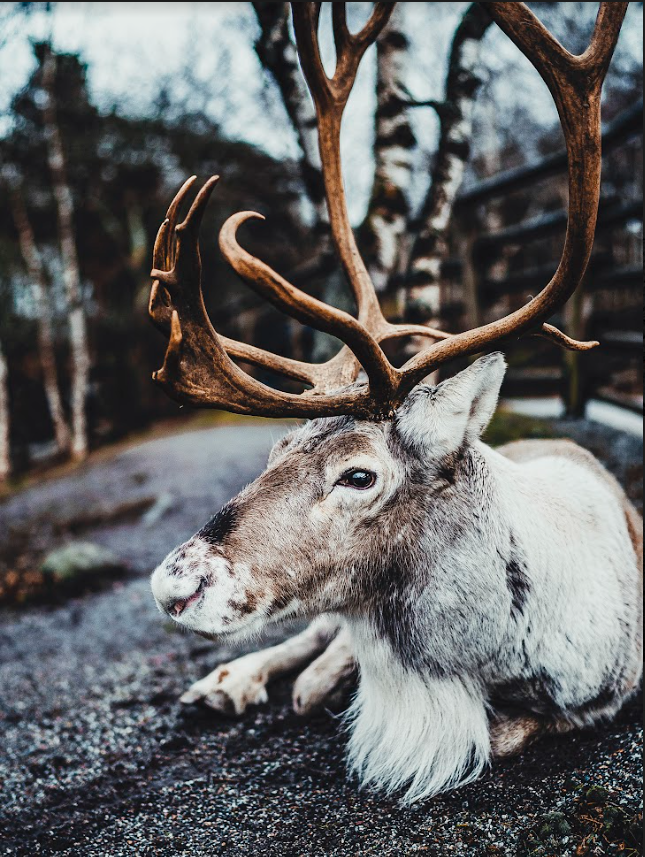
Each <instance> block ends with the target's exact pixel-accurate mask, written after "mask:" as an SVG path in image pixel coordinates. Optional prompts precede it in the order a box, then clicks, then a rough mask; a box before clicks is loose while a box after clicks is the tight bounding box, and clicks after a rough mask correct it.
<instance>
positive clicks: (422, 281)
mask: <svg viewBox="0 0 645 857" xmlns="http://www.w3.org/2000/svg"><path fill="white" fill-rule="evenodd" d="M491 23H492V21H491V18H490V16H489V15H488V13H487V12H486V11H485V10H484V9H483V8H482V7H481V6H480V5H479V3H472V4H471V5H470V6H469V7H468V9H467V10H466V12H465V13H464V16H463V18H462V19H461V22H460V24H459V26H458V27H457V30H456V31H455V35H454V37H453V40H452V46H451V49H450V56H449V60H448V74H447V76H446V84H445V92H444V97H443V100H441V101H427V102H411V101H410V102H407V106H429V107H432V108H433V109H434V110H436V112H437V115H438V118H439V123H440V133H439V144H438V147H437V154H436V158H435V162H434V166H433V169H432V173H431V177H430V187H429V190H428V194H427V196H426V199H425V202H424V204H423V207H422V209H421V213H420V223H421V225H420V228H419V231H418V234H417V237H416V240H415V242H414V245H413V248H412V253H411V256H410V261H409V266H408V277H407V284H408V294H407V299H406V303H407V314H408V315H413V316H414V317H416V318H418V319H419V320H425V321H427V320H429V319H430V318H432V317H433V316H436V315H437V314H438V312H439V301H440V282H441V263H442V261H443V260H444V259H445V258H446V255H447V250H448V245H447V239H448V230H449V227H450V219H451V215H452V211H453V208H454V204H455V201H456V199H457V194H458V193H459V188H460V187H461V184H462V181H463V178H464V173H465V171H466V166H467V164H468V159H469V157H470V149H471V139H472V131H473V127H472V116H473V108H474V105H475V100H476V97H477V93H478V91H479V88H480V86H481V83H482V80H481V68H480V63H481V44H482V39H483V37H484V35H485V33H486V31H487V30H488V28H489V26H490V25H491Z"/></svg>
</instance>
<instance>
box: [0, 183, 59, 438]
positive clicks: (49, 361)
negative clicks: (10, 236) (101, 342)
mask: <svg viewBox="0 0 645 857" xmlns="http://www.w3.org/2000/svg"><path fill="white" fill-rule="evenodd" d="M10 200H11V210H12V214H13V219H14V222H15V224H16V230H17V231H18V241H19V243H20V250H21V253H22V257H23V259H24V262H25V265H26V267H27V271H28V273H29V278H30V280H31V288H32V294H33V298H34V305H35V308H36V312H37V315H38V350H39V352H40V365H41V368H42V372H43V385H44V387H45V395H46V397H47V404H48V406H49V413H50V416H51V419H52V424H53V426H54V436H55V438H56V446H57V447H58V450H59V452H67V451H69V448H70V445H71V435H70V430H69V426H68V424H67V420H66V418H65V411H64V410H63V402H62V399H61V395H60V387H59V383H58V372H57V370H56V353H55V350H54V335H53V331H52V312H51V304H50V301H51V298H50V296H49V295H48V291H49V288H48V284H47V277H46V276H45V269H44V266H43V262H42V258H41V255H40V252H39V251H38V247H37V245H36V240H35V238H34V232H33V229H32V227H31V223H30V221H29V216H28V214H27V208H26V206H25V202H24V199H23V195H22V193H21V190H20V189H18V188H17V187H13V188H11V190H10Z"/></svg>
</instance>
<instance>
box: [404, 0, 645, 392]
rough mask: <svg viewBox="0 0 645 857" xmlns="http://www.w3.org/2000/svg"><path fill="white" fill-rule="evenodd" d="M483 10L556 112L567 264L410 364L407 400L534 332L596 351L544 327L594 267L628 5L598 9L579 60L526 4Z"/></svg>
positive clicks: (588, 344)
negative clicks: (604, 145) (603, 113)
mask: <svg viewBox="0 0 645 857" xmlns="http://www.w3.org/2000/svg"><path fill="white" fill-rule="evenodd" d="M482 5H483V6H484V7H485V8H486V9H487V10H488V12H489V13H490V15H491V17H492V18H493V20H494V21H495V23H496V24H497V25H498V26H499V27H500V28H501V29H502V30H503V31H504V32H505V33H506V35H507V36H509V38H510V39H511V40H512V41H513V42H514V43H515V44H516V45H517V47H518V48H519V49H520V50H521V51H522V53H523V54H524V55H525V56H526V57H527V58H528V59H529V60H530V61H531V63H532V64H533V65H534V66H535V68H536V69H537V71H538V72H539V73H540V75H541V77H542V78H543V80H544V82H545V83H546V85H547V86H548V87H549V90H550V92H551V94H552V96H553V99H554V101H555V104H556V107H557V109H558V115H559V117H560V122H561V123H562V129H563V132H564V138H565V143H566V147H567V156H568V165H569V214H568V220H567V233H566V237H565V242H564V248H563V250H562V258H561V260H560V264H559V266H558V269H557V271H556V272H555V274H554V276H553V278H552V279H551V281H550V282H549V283H548V284H547V285H546V286H545V287H544V289H543V290H542V291H541V292H540V293H539V294H538V295H537V297H535V298H533V299H532V300H531V301H530V302H529V303H528V304H527V305H526V306H524V307H522V308H521V309H519V310H517V311H516V312H513V313H511V314H510V315H508V316H506V317H504V318H502V319H499V320H498V321H495V322H492V323H491V324H487V325H484V326H482V327H478V328H475V329H474V330H469V331H466V332H464V333H460V334H457V335H455V336H453V337H451V338H450V339H449V340H447V341H446V342H438V343H436V344H435V345H431V346H430V347H429V348H427V349H426V350H425V351H424V352H422V353H421V354H418V355H416V356H415V357H413V358H412V359H411V360H409V361H408V362H407V363H406V365H405V366H404V367H403V368H402V370H401V371H402V375H403V376H404V380H403V383H402V385H401V391H402V393H404V394H407V392H408V391H409V390H410V389H412V387H414V385H415V384H417V383H418V382H419V381H420V380H421V379H422V378H424V377H425V376H426V375H427V374H428V372H430V371H432V370H434V369H436V368H437V367H438V366H440V365H442V364H443V363H446V362H447V361H448V360H452V359H453V358H455V357H459V356H465V355H469V354H475V353H477V352H479V351H483V350H484V349H486V348H490V347H491V346H492V345H494V344H497V343H499V342H500V341H502V340H505V339H508V338H509V337H511V336H519V335H521V334H523V333H536V334H538V335H540V336H545V337H547V338H549V339H552V340H553V341H554V342H556V343H557V344H559V345H562V346H564V347H565V348H569V349H572V350H577V351H585V350H588V349H589V348H593V347H595V346H596V345H597V344H598V343H597V342H577V341H576V340H574V339H571V338H570V337H568V336H566V335H565V334H564V333H562V331H560V330H558V329H557V328H556V327H553V326H552V325H550V324H545V321H546V319H547V318H549V316H551V315H553V313H554V312H555V311H556V310H557V309H558V308H559V307H561V306H562V305H563V304H564V303H565V302H566V301H567V300H568V299H569V298H570V297H571V295H572V294H573V293H574V291H575V290H576V288H577V287H578V286H579V285H580V283H581V281H582V278H583V276H584V273H585V271H586V268H587V263H588V262H589V256H590V254H591V248H592V246H593V240H594V233H595V229H596V218H597V215H598V201H599V198H600V169H601V136H600V91H601V88H602V83H603V81H604V79H605V75H606V73H607V68H608V67H609V62H610V60H611V57H612V55H613V52H614V48H615V47H616V42H617V40H618V34H619V33H620V28H621V25H622V22H623V18H624V17H625V12H626V11H627V6H628V4H627V3H615V2H611V3H601V4H600V8H599V10H598V16H597V19H596V25H595V27H594V31H593V35H592V37H591V43H590V45H589V47H588V48H587V50H586V51H585V52H584V53H583V54H581V55H579V56H575V55H573V54H571V53H569V51H567V50H565V48H563V47H562V45H561V44H560V43H559V42H558V41H557V39H555V38H554V37H553V36H552V35H551V33H549V32H548V30H547V29H546V28H545V27H544V26H543V25H542V24H541V22H540V21H539V20H538V19H537V18H536V17H535V15H534V14H533V13H532V12H531V11H530V9H528V7H527V6H526V5H525V4H524V3H483V4H482Z"/></svg>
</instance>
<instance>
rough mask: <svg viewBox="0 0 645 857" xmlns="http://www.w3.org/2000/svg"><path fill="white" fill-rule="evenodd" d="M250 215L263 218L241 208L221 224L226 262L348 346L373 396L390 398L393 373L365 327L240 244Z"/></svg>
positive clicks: (286, 309) (261, 292)
mask: <svg viewBox="0 0 645 857" xmlns="http://www.w3.org/2000/svg"><path fill="white" fill-rule="evenodd" d="M251 218H258V219H260V220H264V218H263V217H262V215H261V214H256V213H255V212H253V211H242V212H239V213H238V214H234V215H232V216H231V217H229V218H228V220H227V221H226V223H225V224H224V226H223V227H222V229H221V231H220V237H219V246H220V250H221V251H222V255H223V256H224V258H225V259H226V260H227V262H228V263H229V264H230V265H231V267H232V268H233V269H234V270H235V271H236V273H237V274H239V276H240V277H241V278H242V279H243V280H244V281H245V282H246V283H248V284H249V285H250V286H251V288H252V289H253V290H254V291H255V292H257V293H258V294H259V295H261V296H262V297H263V298H265V299H266V300H268V301H269V302H270V303H272V304H274V306H277V307H278V309H281V310H283V311H284V312H286V313H288V314H289V315H290V316H292V317H293V318H295V319H297V320H298V321H300V322H302V323H303V324H309V325H311V326H312V327H315V328H316V329H317V330H322V331H323V332H324V333H329V334H331V335H332V336H335V337H337V338H338V339H340V340H341V341H342V342H344V343H345V344H346V345H348V346H349V347H350V348H351V350H352V351H353V352H354V354H355V355H356V357H357V358H358V360H359V362H360V363H361V365H362V366H363V368H364V369H365V371H366V373H367V376H368V378H369V380H370V388H371V390H372V393H373V395H374V396H375V397H376V398H379V399H385V400H387V399H389V398H390V397H391V395H392V392H393V390H394V386H395V372H394V370H393V368H392V366H391V365H390V363H389V362H388V360H387V358H386V356H385V354H384V353H383V351H382V350H381V348H380V347H379V345H378V343H377V341H376V340H375V339H374V337H373V336H371V335H370V333H368V331H367V330H366V329H365V327H364V326H363V325H362V324H361V323H360V322H359V321H357V320H356V319H355V318H354V317H353V316H351V315H349V313H346V312H343V311H342V310H339V309H336V308H335V307H332V306H329V304H326V303H323V302H322V301H319V300H317V299H316V298H314V297H312V296H311V295H308V294H306V293H305V292H303V291H301V290H300V289H298V288H296V287H295V286H293V285H291V283H289V282H287V280H285V279H284V278H283V277H281V276H280V275H279V274H277V273H276V272H275V271H274V270H273V269H272V268H270V267H269V266H268V265H267V264H265V263H264V262H262V261H261V260H260V259H257V258H256V257H255V256H252V255H251V254H250V253H248V252H247V251H246V250H244V248H243V247H241V246H240V244H239V243H238V241H237V230H238V228H239V227H240V226H241V225H242V224H243V223H245V222H246V221H247V220H250V219H251Z"/></svg>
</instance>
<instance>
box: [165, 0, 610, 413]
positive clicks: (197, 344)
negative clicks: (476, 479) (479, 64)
mask: <svg viewBox="0 0 645 857" xmlns="http://www.w3.org/2000/svg"><path fill="white" fill-rule="evenodd" d="M484 5H485V6H486V7H487V8H488V10H489V12H490V14H491V15H492V17H493V18H494V20H495V21H496V22H497V23H498V25H499V26H500V27H501V28H502V29H503V30H504V31H505V32H506V33H507V35H509V37H510V38H511V39H512V40H513V41H514V42H515V43H516V44H517V45H518V47H520V49H521V50H522V51H523V52H524V53H525V54H526V56H527V57H528V58H529V59H530V60H531V62H532V63H533V64H534V65H535V67H536V68H537V70H538V71H539V72H540V74H541V75H542V77H543V78H544V80H545V81H546V83H547V85H548V86H549V89H550V90H551V92H552V94H553V97H554V99H555V101H556V104H557V107H558V111H559V114H560V118H561V121H562V125H563V128H564V132H565V139H566V143H567V151H568V155H569V188H570V203H569V223H568V227H567V236H566V240H565V246H564V250H563V254H562V260H561V263H560V266H559V267H558V270H557V271H556V274H555V275H554V277H553V279H552V280H551V282H550V283H549V284H548V285H547V286H546V287H545V288H544V290H543V291H542V292H541V293H540V294H539V295H538V296H537V297H536V298H535V299H534V300H533V301H531V303H530V304H528V305H527V306H525V307H523V308H522V309H521V310H518V311H517V312H515V313H512V314H511V315H509V316H507V317H506V318H504V319H501V320H499V321H497V322H493V323H492V324H488V325H485V326H483V327H480V328H476V329H475V330H471V331H467V332H465V333H461V334H457V335H455V336H450V335H448V334H445V333H442V332H441V331H437V330H433V329H432V328H428V327H425V326H423V325H394V324H390V323H389V322H388V321H387V320H386V319H385V318H384V316H383V314H382V312H381V309H380V306H379V303H378V298H377V296H376V292H375V290H374V287H373V285H372V282H371V280H370V278H369V275H368V273H367V269H366V267H365V265H364V263H363V260H362V259H361V256H360V254H359V252H358V248H357V246H356V241H355V238H354V234H353V231H352V229H351V226H350V222H349V215H348V212H347V204H346V199H345V191H344V186H343V180H342V171H341V163H340V126H341V121H342V115H343V111H344V109H345V106H346V104H347V99H348V98H349V95H350V92H351V90H352V87H353V84H354V81H355V79H356V73H357V70H358V66H359V63H360V61H361V59H362V57H363V54H364V53H365V51H366V50H367V48H368V47H369V46H370V45H371V44H372V43H373V42H374V41H375V39H376V38H377V36H378V34H379V33H380V31H381V30H382V28H383V26H384V25H385V23H386V22H387V20H388V17H389V15H390V14H391V10H392V6H393V4H392V3H375V4H374V10H373V12H372V15H371V17H370V19H369V21H368V22H367V24H366V25H365V27H363V29H362V30H361V31H360V32H359V33H356V34H352V33H350V31H349V29H348V27H347V21H346V17H345V4H344V3H334V4H332V23H333V31H334V41H335V44H336V57H337V59H336V69H335V72H334V75H333V76H332V77H331V78H329V77H328V76H327V74H326V73H325V70H324V68H323V65H322V61H321V57H320V50H319V45H318V21H319V15H320V6H321V4H320V3H308V2H306V3H293V4H292V9H293V20H294V29H295V33H296V43H297V47H298V53H299V56H300V61H301V64H302V68H303V72H304V74H305V77H306V80H307V84H308V86H309V88H310V91H311V94H312V97H313V100H314V104H315V107H316V113H317V118H318V133H319V142H320V153H321V160H322V165H323V176H324V181H325V193H326V199H327V206H328V209H329V215H330V225H331V230H332V236H333V240H334V244H335V247H336V250H337V253H338V256H339V259H340V261H341V264H342V267H343V270H344V272H345V275H346V277H347V280H348V282H349V284H350V286H351V289H352V291H353V294H354V297H355V299H356V304H357V308H358V317H357V318H354V317H353V316H351V315H349V314H348V313H345V312H342V311H341V310H338V309H335V308H334V307H331V306H329V305H327V304H324V303H322V302H321V301H318V300H317V299H315V298H313V297H312V296H310V295H308V294H306V293H304V292H302V291H301V290H299V289H297V288H296V287H295V286H293V285H291V284H290V283H288V282H287V281H286V280H284V279H283V278H282V277H281V276H280V275H279V274H277V273H276V272H275V271H273V270H271V268H269V266H268V265H266V264H265V263H264V262H261V261H260V260H259V259H256V258H255V257H254V256H252V255H251V254H250V253H248V252H247V251H245V250H244V249H243V248H242V247H241V246H240V245H239V244H238V242H237V238H236V233H237V229H238V227H239V226H240V225H241V224H242V223H244V222H245V221H246V220H248V219H249V218H251V217H260V215H257V214H254V213H253V212H242V213H240V214H236V215H234V216H233V217H231V218H229V219H228V220H227V222H226V223H225V224H224V227H223V228H222V230H221V233H220V249H221V251H222V253H223V255H224V256H225V258H226V259H227V260H228V262H229V263H230V264H231V265H232V267H233V268H234V269H235V271H236V272H237V273H238V274H239V275H240V276H241V277H242V279H244V280H245V281H246V282H247V283H248V284H249V285H250V286H251V287H252V288H253V289H254V290H255V291H256V292H257V293H258V294H260V295H261V296H262V297H264V298H265V299H267V300H269V301H270V302H271V303H273V304H274V305H275V306H277V307H278V308H280V309H282V310H284V311H285V312H286V313H288V314H289V315H291V316H292V317H293V318H296V319H297V320H299V321H301V322H303V323H306V324H310V325H311V326H313V327H315V328H317V329H318V330H322V331H324V332H326V333H330V334H332V335H334V336H336V337H338V338H339V339H340V340H341V341H342V342H344V343H345V347H344V348H343V349H342V350H341V351H340V352H339V353H338V354H337V355H336V357H334V358H333V359H332V360H329V361H328V362H327V363H323V364H318V365H312V364H307V363H302V362H300V361H297V360H290V359H288V358H285V357H279V356H277V355H274V354H271V353H269V352H267V351H263V350H262V349H259V348H255V347H253V346H250V345H245V344H243V343H240V342H236V341H235V340H231V339H228V338H226V337H222V336H219V335H218V334H217V333H216V331H215V330H214V328H213V327H212V325H211V323H210V320H209V318H208V315H207V313H206V309H205V307H204V302H203V297H202V291H201V261H200V257H199V243H198V230H199V224H200V223H201V219H202V216H203V212H204V208H205V206H206V203H207V201H208V198H209V197H210V194H211V192H212V190H213V188H214V186H215V184H216V182H217V178H212V179H210V180H209V181H208V182H207V183H206V184H205V185H204V187H203V188H202V189H201V191H200V192H199V193H198V195H197V197H196V199H195V201H194V202H193V205H192V207H191V208H190V211H189V212H188V215H187V216H186V219H185V220H184V221H183V223H181V224H179V225H176V221H177V214H178V210H179V207H180V205H181V203H182V202H183V200H184V199H185V197H186V194H187V192H188V190H189V188H190V187H191V185H192V183H193V181H194V177H193V178H192V179H189V180H188V181H187V182H186V183H185V184H184V186H183V187H182V188H181V190H180V191H179V193H178V194H177V196H176V197H175V199H174V200H173V202H172V204H171V206H170V208H169V209H168V214H167V217H166V220H165V221H164V223H163V224H162V226H161V228H160V230H159V234H158V236H157V241H156V243H155V250H154V262H153V264H154V268H153V271H152V277H153V278H154V280H155V281H154V283H153V287H152V293H151V298H150V314H151V315H152V317H153V320H154V321H155V323H156V324H157V325H158V326H159V327H160V328H161V329H162V330H164V331H165V332H166V333H169V334H170V344H169V347H168V351H167V354H166V360H165V363H164V366H163V368H162V369H161V370H160V371H159V372H158V373H156V375H155V379H156V380H157V381H158V382H159V383H160V384H161V385H162V386H163V387H164V388H165V389H166V391H167V392H168V393H169V394H170V395H171V396H173V397H174V398H176V399H177V400H179V401H183V402H189V403H191V404H196V405H201V406H206V407H213V408H223V409H226V410H230V411H235V412H238V413H247V414H258V415H266V416H303V417H314V416H332V415H335V414H343V413H344V414H354V415H356V416H360V417H364V418H369V417H371V418H379V417H383V416H387V415H388V414H390V413H391V412H392V411H393V409H394V408H395V407H396V406H397V405H398V404H400V402H402V401H403V399H404V398H405V396H406V395H407V393H408V392H409V391H410V389H412V387H414V386H415V385H416V384H417V383H418V382H419V381H420V380H421V379H422V378H423V377H424V376H425V375H426V374H428V372H430V371H432V370H433V369H435V368H436V367H437V366H439V365H441V364H443V363H445V362H446V361H448V360H451V359H453V358H454V357H457V356H463V355H468V354H473V353H476V352H478V351H481V350H484V349H485V348H488V347H490V346H491V345H492V344H493V343H497V342H498V341H500V340H503V339H506V338H508V337H510V336H512V335H520V334H522V333H538V334H539V335H543V336H547V337H549V338H551V339H553V340H554V341H556V342H557V343H558V344H560V345H563V346H564V347H567V348H573V349H578V350H584V349H587V348H590V347H593V346H594V345H595V344H596V343H581V342H576V341H575V340H572V339H570V338H569V337H567V336H566V335H565V334H564V333H562V332H561V331H559V330H557V328H554V327H552V326H551V325H548V324H545V323H544V321H545V319H546V318H548V317H549V316H550V315H552V314H553V312H554V311H555V310H556V309H557V308H558V307H559V306H561V305H562V304H563V303H564V302H565V301H566V300H567V299H568V298H569V297H570V296H571V294H572V293H573V291H574V290H575V288H576V287H577V286H578V284H579V283H580V281H581V279H582V276H583V275H584V271H585V268H586V265H587V262H588V259H589V254H590V252H591V245H592V243H593V235H594V230H595V219H596V213H597V207H598V197H599V188H600V88H601V85H602V81H603V79H604V76H605V73H606V70H607V66H608V64H609V60H610V59H611V55H612V53H613V50H614V47H615V44H616V39H617V37H618V32H619V31H620V26H621V23H622V19H623V16H624V14H625V8H626V6H627V4H626V3H603V4H601V8H600V11H599V13H598V20H597V23H596V28H595V30H594V35H593V38H592V41H591V45H590V47H589V48H588V50H587V51H585V53H584V54H582V55H581V56H580V57H575V56H573V55H571V54H569V53H568V52H567V51H566V50H565V49H564V48H563V47H562V46H561V45H560V44H559V43H558V42H557V41H556V40H555V39H554V38H553V36H551V35H550V34H549V33H548V32H547V31H546V30H545V28H544V27H543V26H542V24H540V22H539V21H538V20H537V18H535V16H534V15H533V14H532V13H531V12H530V11H529V10H528V9H527V7H526V6H524V4H522V3H485V4H484ZM410 335H422V336H426V337H430V338H432V339H433V340H435V342H434V344H431V345H430V346H429V347H427V348H426V349H425V350H424V351H422V352H421V353H420V354H418V355H416V356H415V357H413V358H412V359H411V360H409V361H408V363H406V364H405V366H404V367H403V368H402V369H395V368H394V367H393V366H392V365H391V364H390V363H389V361H388V360H387V358H386V357H385V354H384V353H383V350H382V349H381V347H380V343H382V342H383V341H385V340H387V339H393V338H397V337H401V336H410ZM231 357H234V358H236V359H238V360H241V361H243V362H246V363H250V364H252V365H255V366H259V367H264V368H268V369H271V370H273V371H275V372H278V373H279V374H282V375H285V376H286V377H288V378H291V379H293V380H297V381H300V382H303V383H305V384H307V385H309V386H310V387H311V389H308V390H305V392H303V393H301V394H294V393H284V392H281V391H279V390H275V389H273V388H271V387H267V386H266V385H264V384H262V383H260V382H259V381H257V380H256V379H254V378H252V377H251V376H249V375H248V374H246V373H245V372H243V371H242V370H241V369H240V368H239V367H238V366H237V365H236V364H235V363H234V362H233V361H232V360H231ZM360 366H362V367H363V368H364V370H365V372H366V374H367V377H368V382H369V383H368V385H353V382H354V381H355V380H356V378H357V376H358V373H359V371H360Z"/></svg>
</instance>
